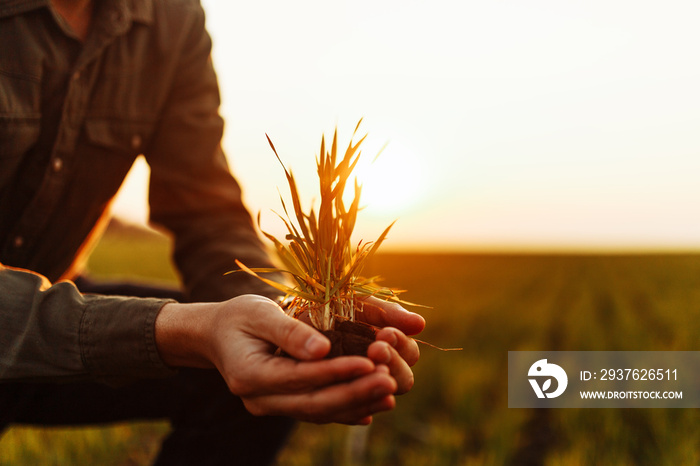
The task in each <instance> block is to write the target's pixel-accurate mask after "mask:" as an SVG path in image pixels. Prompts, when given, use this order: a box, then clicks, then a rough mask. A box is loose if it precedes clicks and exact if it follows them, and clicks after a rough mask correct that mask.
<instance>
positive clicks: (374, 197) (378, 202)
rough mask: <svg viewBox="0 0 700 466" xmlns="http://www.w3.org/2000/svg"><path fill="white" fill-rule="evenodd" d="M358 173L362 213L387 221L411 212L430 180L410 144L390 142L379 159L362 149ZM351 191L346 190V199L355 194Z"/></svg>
mask: <svg viewBox="0 0 700 466" xmlns="http://www.w3.org/2000/svg"><path fill="white" fill-rule="evenodd" d="M356 175H357V180H358V182H359V183H360V185H361V186H362V196H361V199H362V201H361V203H360V204H361V205H362V207H363V215H366V216H368V217H369V216H372V217H377V218H378V219H382V218H383V219H384V220H387V219H388V220H394V219H395V218H396V217H397V216H400V215H403V214H405V213H406V212H409V211H410V210H411V208H412V207H415V206H416V205H417V204H418V203H419V202H420V199H421V197H422V196H423V195H424V194H425V193H426V192H427V190H428V184H429V183H430V175H429V173H428V172H427V167H423V166H422V164H421V160H420V159H419V158H418V157H417V156H416V155H415V154H413V153H412V152H411V151H410V149H408V148H407V147H401V146H399V145H398V144H391V143H389V144H388V145H387V146H386V148H385V149H384V150H383V151H382V152H381V154H379V156H378V157H376V158H375V157H374V153H373V152H371V151H365V152H363V158H362V159H360V162H359V163H358V167H357V168H356ZM349 191H350V190H348V192H346V193H345V198H346V202H347V199H349V198H350V197H351V194H352V193H351V192H349Z"/></svg>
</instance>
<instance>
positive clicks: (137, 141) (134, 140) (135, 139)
mask: <svg viewBox="0 0 700 466" xmlns="http://www.w3.org/2000/svg"><path fill="white" fill-rule="evenodd" d="M141 143H143V140H142V139H141V136H139V135H138V134H134V135H133V136H132V137H131V147H132V148H133V149H135V150H136V149H140V148H141Z"/></svg>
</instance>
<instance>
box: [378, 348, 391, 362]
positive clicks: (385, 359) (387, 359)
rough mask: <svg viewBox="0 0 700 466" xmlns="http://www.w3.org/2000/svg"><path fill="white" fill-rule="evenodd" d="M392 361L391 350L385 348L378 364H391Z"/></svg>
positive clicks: (380, 354)
mask: <svg viewBox="0 0 700 466" xmlns="http://www.w3.org/2000/svg"><path fill="white" fill-rule="evenodd" d="M390 361H391V352H390V351H389V348H387V347H386V346H385V347H384V349H383V350H382V352H381V353H379V361H378V362H379V363H382V364H389V362H390Z"/></svg>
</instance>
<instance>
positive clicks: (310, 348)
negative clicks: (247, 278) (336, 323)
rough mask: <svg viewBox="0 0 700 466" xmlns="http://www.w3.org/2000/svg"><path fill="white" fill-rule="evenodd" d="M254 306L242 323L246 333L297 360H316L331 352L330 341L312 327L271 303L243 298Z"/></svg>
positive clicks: (252, 297)
mask: <svg viewBox="0 0 700 466" xmlns="http://www.w3.org/2000/svg"><path fill="white" fill-rule="evenodd" d="M245 298H246V299H247V300H248V301H249V302H250V303H249V305H255V311H254V312H251V313H249V317H248V319H247V320H246V323H247V328H248V330H249V333H250V334H251V335H253V336H255V337H257V338H262V339H263V340H266V341H268V342H270V343H272V344H274V345H276V346H279V347H280V348H282V349H283V350H284V351H285V352H286V353H288V354H290V355H292V356H294V357H295V358H297V359H301V360H311V359H320V358H322V357H324V356H325V355H326V354H328V352H329V351H330V349H331V342H330V341H329V340H328V338H326V337H324V336H323V334H321V333H320V332H318V331H317V330H315V329H314V328H313V327H311V326H309V325H307V324H305V323H303V322H300V321H299V320H297V319H294V318H292V317H289V316H287V315H286V314H285V313H284V311H282V309H281V308H280V307H279V306H278V305H277V304H275V302H274V301H272V300H270V299H267V298H265V297H262V296H255V295H246V296H245Z"/></svg>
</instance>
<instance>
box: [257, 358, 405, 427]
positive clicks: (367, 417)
mask: <svg viewBox="0 0 700 466" xmlns="http://www.w3.org/2000/svg"><path fill="white" fill-rule="evenodd" d="M396 389H397V386H396V381H395V380H394V379H393V378H392V377H391V376H390V375H389V374H388V369H386V368H377V370H376V371H374V372H373V373H372V374H369V375H366V376H364V377H361V378H359V379H355V380H352V381H350V382H347V383H341V384H336V385H332V386H329V387H324V388H321V389H319V390H315V391H311V392H307V393H298V394H279V395H269V396H258V397H251V398H246V399H244V403H245V406H246V408H247V409H248V410H249V411H250V412H251V413H252V414H254V415H284V416H292V417H295V418H297V419H300V420H303V421H308V422H315V423H328V422H339V423H343V424H366V423H369V422H370V421H371V416H372V415H373V414H376V413H378V412H380V411H386V410H389V409H392V408H393V407H394V406H395V400H394V398H393V395H392V394H393V393H394V392H395V391H396Z"/></svg>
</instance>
